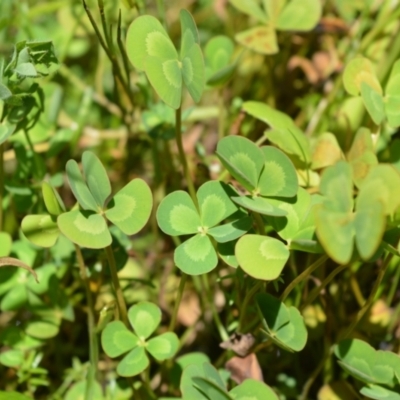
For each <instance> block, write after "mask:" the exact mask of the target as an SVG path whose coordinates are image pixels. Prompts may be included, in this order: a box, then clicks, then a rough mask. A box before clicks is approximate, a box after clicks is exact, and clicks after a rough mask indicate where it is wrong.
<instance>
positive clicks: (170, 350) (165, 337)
mask: <svg viewBox="0 0 400 400" xmlns="http://www.w3.org/2000/svg"><path fill="white" fill-rule="evenodd" d="M178 348H179V339H178V337H177V336H176V334H175V333H174V332H165V333H163V334H161V335H159V336H157V337H154V338H152V339H150V340H149V341H148V342H147V347H146V349H147V351H148V352H149V353H150V354H151V355H152V356H153V357H154V358H155V359H156V360H158V361H164V360H167V359H168V358H171V357H173V356H174V355H175V353H176V352H177V351H178Z"/></svg>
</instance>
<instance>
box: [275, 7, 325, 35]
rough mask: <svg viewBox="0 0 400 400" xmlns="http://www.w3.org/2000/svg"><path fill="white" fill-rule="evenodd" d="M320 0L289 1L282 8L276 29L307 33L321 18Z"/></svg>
mask: <svg viewBox="0 0 400 400" xmlns="http://www.w3.org/2000/svg"><path fill="white" fill-rule="evenodd" d="M321 12H322V5H321V2H320V0H291V1H289V2H288V3H287V4H286V6H285V7H284V8H283V10H282V11H281V13H280V14H279V17H278V20H277V21H276V28H277V29H279V30H282V31H292V30H295V31H309V30H311V29H313V28H314V27H315V26H316V25H317V23H318V21H319V19H320V18H321Z"/></svg>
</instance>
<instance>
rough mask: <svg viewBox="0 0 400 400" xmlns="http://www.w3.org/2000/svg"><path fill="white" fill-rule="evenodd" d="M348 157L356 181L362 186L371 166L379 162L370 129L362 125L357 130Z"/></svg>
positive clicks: (356, 183) (358, 185)
mask: <svg viewBox="0 0 400 400" xmlns="http://www.w3.org/2000/svg"><path fill="white" fill-rule="evenodd" d="M347 159H348V161H349V162H350V163H351V168H352V172H353V180H354V183H355V185H356V186H357V187H358V188H360V187H361V184H362V182H363V181H364V179H365V177H366V176H367V175H368V172H369V171H370V169H371V167H373V166H374V165H377V164H378V159H377V158H376V155H375V153H374V145H373V143H372V137H371V131H370V130H369V129H367V128H363V127H361V128H359V129H358V130H357V132H356V135H355V137H354V140H353V143H352V145H351V148H350V150H349V152H348V154H347Z"/></svg>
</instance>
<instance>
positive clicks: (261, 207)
mask: <svg viewBox="0 0 400 400" xmlns="http://www.w3.org/2000/svg"><path fill="white" fill-rule="evenodd" d="M232 200H233V201H234V202H235V203H236V204H238V205H239V206H241V207H243V208H246V209H247V210H251V211H255V212H257V213H260V214H263V215H272V216H275V217H283V216H285V215H287V211H286V210H283V209H282V208H278V207H276V206H275V205H273V204H272V203H271V202H270V201H269V199H265V198H263V197H250V196H240V197H239V196H238V197H232Z"/></svg>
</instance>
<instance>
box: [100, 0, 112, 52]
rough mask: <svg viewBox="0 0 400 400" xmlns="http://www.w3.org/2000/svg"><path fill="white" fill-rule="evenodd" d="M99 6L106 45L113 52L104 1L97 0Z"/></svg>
mask: <svg viewBox="0 0 400 400" xmlns="http://www.w3.org/2000/svg"><path fill="white" fill-rule="evenodd" d="M97 6H98V7H99V12H100V19H101V26H102V27H103V32H104V37H105V39H106V43H107V46H108V48H109V49H110V50H111V49H112V42H111V38H110V35H109V33H108V30H107V21H106V15H105V13H104V2H103V0H97Z"/></svg>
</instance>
